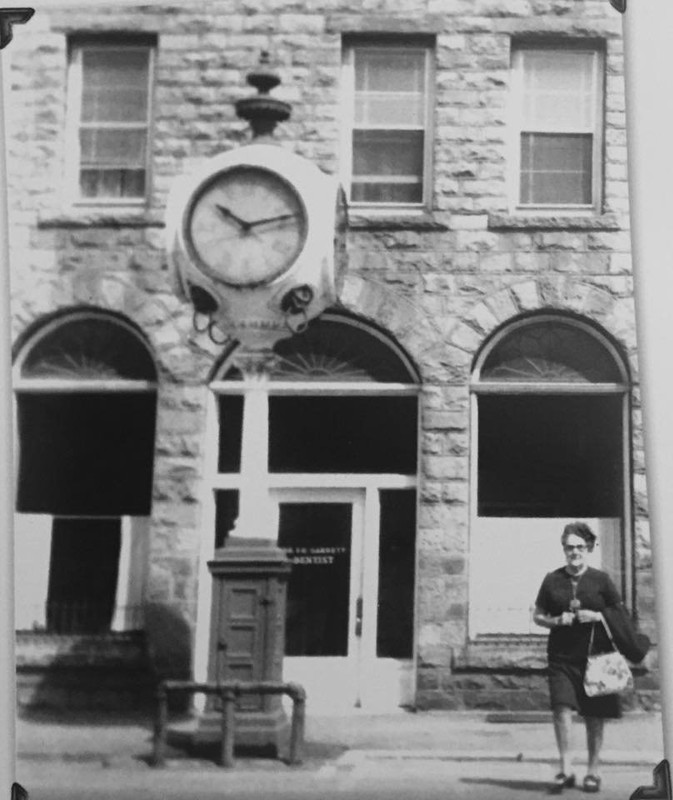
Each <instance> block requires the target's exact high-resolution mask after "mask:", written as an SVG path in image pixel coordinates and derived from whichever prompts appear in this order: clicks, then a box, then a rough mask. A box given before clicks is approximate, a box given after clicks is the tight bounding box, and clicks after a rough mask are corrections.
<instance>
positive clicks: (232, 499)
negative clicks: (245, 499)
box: [215, 489, 238, 549]
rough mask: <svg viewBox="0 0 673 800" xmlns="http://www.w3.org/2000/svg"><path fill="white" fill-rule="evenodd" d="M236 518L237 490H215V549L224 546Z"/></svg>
mask: <svg viewBox="0 0 673 800" xmlns="http://www.w3.org/2000/svg"><path fill="white" fill-rule="evenodd" d="M237 519H238V490H237V489H219V490H218V491H216V492H215V549H217V548H219V547H224V546H225V544H226V542H227V537H228V536H229V534H230V533H231V531H232V530H233V529H234V526H235V525H236V520H237Z"/></svg>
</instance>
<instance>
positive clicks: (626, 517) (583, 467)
mask: <svg viewBox="0 0 673 800" xmlns="http://www.w3.org/2000/svg"><path fill="white" fill-rule="evenodd" d="M628 389H629V382H628V371H627V369H626V365H625V362H624V360H623V359H622V357H621V355H620V353H619V351H618V350H617V348H616V347H615V345H614V344H613V343H612V342H611V341H610V340H609V338H608V337H607V336H605V335H604V334H602V333H601V332H600V331H599V330H598V329H597V328H596V327H594V326H593V325H591V324H589V323H588V322H585V321H582V320H578V319H574V318H572V317H569V316H563V315H560V314H538V315H532V316H530V317H526V318H523V319H519V320H516V321H515V322H513V323H511V324H510V325H508V326H506V327H504V328H503V329H502V330H500V331H499V332H498V333H497V334H496V335H495V336H493V337H492V338H491V340H490V341H489V342H487V343H486V345H485V346H484V348H483V350H482V351H481V353H480V354H479V355H478V357H477V359H476V361H475V368H474V371H473V378H472V384H471V390H472V397H473V401H472V402H473V417H472V419H473V428H472V449H473V454H474V457H473V459H472V461H473V472H472V485H473V489H472V508H473V513H472V528H473V530H472V556H471V558H472V565H473V571H472V576H471V580H473V581H474V587H473V591H474V597H473V614H472V623H473V630H475V631H476V632H482V633H483V632H504V631H509V630H513V631H518V632H531V633H532V632H539V631H536V630H535V628H534V627H532V626H531V622H530V614H529V612H530V604H531V603H532V602H533V601H534V598H535V592H536V589H537V587H536V585H535V584H536V583H538V582H539V581H540V580H541V576H542V575H543V574H544V572H545V571H547V570H549V569H552V568H553V567H554V566H555V565H556V566H558V564H557V563H556V562H557V561H558V560H559V553H560V546H559V537H560V535H561V531H562V528H563V525H564V524H565V523H566V522H569V521H572V520H575V519H581V520H585V521H587V522H588V523H589V524H590V525H591V526H592V527H593V528H594V529H595V530H596V533H597V534H598V535H599V542H600V547H599V548H598V549H597V551H596V553H595V555H594V558H595V559H596V562H597V563H596V565H597V566H600V567H602V568H604V569H606V570H607V571H608V572H610V573H611V575H612V577H613V578H614V579H615V582H616V583H617V585H618V586H620V588H621V590H622V591H623V592H624V593H627V594H628V591H629V568H628V566H629V555H628V548H626V547H623V543H624V541H625V536H626V535H627V532H628V531H629V528H630V503H629V497H630V476H629V469H628V463H629V441H630V440H629V413H628V409H629V404H628ZM522 553H525V558H524V559H522V558H521V554H522ZM623 554H624V555H623ZM496 563H497V564H499V565H500V567H501V568H503V569H504V571H505V572H507V573H511V574H516V575H517V581H516V582H512V581H509V582H508V586H507V587H505V585H504V584H503V586H502V587H501V589H502V591H503V592H505V596H506V597H508V598H509V601H510V602H511V603H512V606H511V608H509V609H508V608H507V607H506V605H504V604H502V603H501V604H500V605H499V607H498V608H495V607H490V606H489V604H488V602H487V601H486V600H485V599H484V597H483V596H481V597H480V596H479V592H478V590H477V584H479V585H482V586H483V585H484V582H488V581H489V580H490V581H494V582H495V583H493V587H494V588H495V587H496V586H497V585H498V582H500V583H502V582H503V580H504V578H502V577H500V578H499V577H497V576H496V575H491V571H492V565H493V564H496ZM489 565H491V566H489ZM512 571H513V572H512ZM512 583H515V584H516V585H514V586H512V585H511V584H512ZM491 596H492V597H496V596H498V592H497V591H495V592H493V594H492V595H491ZM519 604H521V605H519ZM487 606H488V607H487ZM517 609H518V610H517Z"/></svg>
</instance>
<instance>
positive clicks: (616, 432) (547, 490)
mask: <svg viewBox="0 0 673 800" xmlns="http://www.w3.org/2000/svg"><path fill="white" fill-rule="evenodd" d="M622 402H623V400H622V397H621V395H610V396H600V397H597V396H559V395H552V396H541V395H537V396H530V395H514V396H512V395H510V396H481V397H480V398H479V491H478V506H479V515H480V516H486V517H619V516H621V514H622V505H623V477H622V469H623V453H622Z"/></svg>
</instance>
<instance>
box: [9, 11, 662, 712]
mask: <svg viewBox="0 0 673 800" xmlns="http://www.w3.org/2000/svg"><path fill="white" fill-rule="evenodd" d="M107 31H114V32H119V31H122V32H123V31H129V32H135V33H146V34H153V35H156V36H157V42H158V46H157V56H156V69H155V75H154V96H153V108H154V119H153V127H152V165H151V187H152V191H151V196H150V199H149V202H148V204H147V206H146V207H143V208H138V209H125V210H119V209H117V210H115V209H114V208H109V207H108V208H105V209H102V210H101V209H94V208H78V207H71V206H69V205H68V203H67V198H65V197H64V194H63V184H64V180H63V176H64V164H65V156H66V144H65V140H64V135H63V134H64V129H65V124H66V101H67V42H68V36H69V35H71V34H75V33H80V32H86V33H105V32H107ZM357 32H371V33H373V34H376V33H396V34H400V35H403V34H405V33H430V34H433V35H435V36H436V51H435V57H436V65H435V69H436V75H435V85H434V103H435V109H434V144H433V156H432V157H433V176H432V204H431V209H429V211H428V213H427V214H426V215H425V216H423V217H422V218H418V219H416V220H410V219H406V220H401V219H399V218H398V219H386V218H381V217H377V218H373V217H367V215H364V214H352V215H351V226H350V232H349V242H348V250H349V259H350V260H349V270H348V274H347V276H346V280H345V284H344V288H343V292H342V296H341V303H342V305H343V307H345V308H347V309H349V310H351V311H354V312H356V313H357V314H359V315H361V316H362V317H364V318H366V319H370V320H372V321H374V322H376V323H377V324H378V325H381V326H383V327H385V328H387V329H388V330H389V331H390V332H391V333H392V334H393V335H394V336H395V337H397V339H398V341H399V342H400V343H401V344H402V345H403V346H404V347H405V348H406V349H407V351H408V352H409V354H410V355H411V356H412V358H413V359H414V360H415V361H416V363H417V364H418V366H419V368H420V371H421V373H422V377H423V391H422V403H421V405H422V437H421V452H422V459H421V475H420V478H421V486H420V498H421V505H420V511H419V519H418V539H419V541H418V559H419V586H418V605H419V615H418V619H419V626H418V654H419V674H418V700H419V703H420V705H421V706H435V707H436V706H442V707H461V708H463V707H489V708H490V707H493V708H499V707H507V706H512V707H518V708H523V707H527V706H530V707H532V706H535V707H539V704H540V703H542V700H541V697H542V694H544V689H543V687H542V683H541V681H542V678H541V675H540V673H539V668H540V665H539V664H538V663H537V662H535V663H534V664H533V665H531V663H530V659H529V660H528V661H525V659H524V662H523V665H521V664H519V663H518V662H516V659H515V658H514V657H512V659H511V660H510V663H509V665H507V664H500V665H497V666H494V667H492V666H489V665H488V664H487V665H484V664H481V665H480V666H478V667H476V668H472V667H470V664H469V658H468V662H466V664H465V670H468V671H467V672H466V671H463V672H461V671H460V669H459V668H458V669H457V668H456V660H458V661H460V660H461V659H465V658H467V657H468V656H467V655H466V654H467V651H468V648H467V647H466V645H467V633H468V631H467V615H468V580H469V571H468V559H469V513H470V512H469V503H470V488H469V476H470V424H469V422H470V418H469V380H470V372H471V369H472V364H473V362H474V358H475V356H476V354H477V352H478V351H479V349H480V347H481V346H482V345H483V343H484V341H485V339H486V337H487V336H488V335H489V334H491V333H492V332H493V331H494V330H495V329H496V328H498V327H499V326H500V325H502V324H504V323H505V322H507V321H508V320H510V319H512V318H514V317H516V316H518V315H521V314H524V313H526V312H530V311H536V310H540V309H555V310H559V311H566V312H571V313H573V314H577V315H584V316H586V317H588V318H590V319H592V320H594V321H596V322H597V323H598V324H599V325H601V326H603V327H604V329H605V331H606V332H607V333H608V334H609V335H610V336H612V337H613V338H614V340H615V342H617V343H618V345H619V346H620V347H621V348H622V349H623V351H624V353H625V354H626V356H627V359H628V364H629V368H630V370H631V374H632V381H633V391H632V412H631V413H632V428H633V436H632V440H633V443H632V450H633V452H632V461H633V491H634V527H635V532H634V537H635V572H636V575H635V578H636V579H635V583H636V597H637V603H638V610H639V613H640V617H641V622H642V625H643V628H644V629H645V630H646V631H647V632H648V633H650V635H653V636H654V616H653V590H652V578H651V553H650V545H649V532H648V526H647V492H646V482H645V473H644V463H643V443H642V415H641V409H640V395H639V388H638V364H637V351H636V341H635V327H634V307H633V295H632V291H633V287H632V278H631V262H630V242H629V232H628V193H627V180H626V134H625V120H624V87H623V71H622V69H623V49H622V41H621V19H620V17H619V15H618V14H617V13H616V12H614V10H613V9H611V8H610V6H609V3H608V2H607V0H376V1H375V2H368V3H365V4H364V5H363V6H362V8H358V9H354V8H353V4H352V3H345V2H340V0H323V2H320V3H317V2H314V3H311V4H309V5H308V7H307V4H304V3H296V2H294V1H293V0H217V2H203V3H198V4H194V5H188V4H183V5H182V6H180V5H176V4H174V3H169V2H165V3H154V4H151V5H149V4H145V5H143V4H140V3H139V4H138V5H137V6H133V5H129V4H128V3H123V4H122V3H120V4H119V5H115V3H114V2H111V3H108V4H105V5H97V4H96V5H95V7H94V6H92V7H91V8H88V7H85V6H82V5H77V8H76V13H75V12H74V11H73V7H72V6H70V5H68V4H67V3H63V5H62V6H57V5H54V7H53V9H52V8H50V9H49V10H48V11H47V10H43V11H41V13H40V14H37V15H36V16H35V18H34V20H33V21H31V23H30V25H29V26H26V28H25V30H21V31H20V34H17V36H16V37H15V41H14V42H13V44H12V47H11V48H9V49H8V50H7V51H6V52H7V53H8V56H9V62H10V63H9V65H8V67H9V71H10V74H11V86H12V92H11V96H10V101H9V102H10V103H11V105H12V114H11V119H10V122H9V131H10V151H9V152H10V190H11V221H12V240H11V247H12V259H13V260H12V292H13V303H14V309H13V325H14V331H15V335H16V337H17V339H18V341H21V340H22V338H23V337H25V335H26V332H27V331H28V330H30V326H31V325H34V324H37V323H38V322H39V320H40V319H43V318H44V316H45V315H49V314H51V313H53V312H54V311H57V310H62V309H67V308H72V307H81V306H83V305H84V306H85V305H93V306H96V307H103V308H107V309H110V310H113V311H115V312H118V313H121V314H124V315H125V316H126V317H128V318H129V319H130V320H132V321H133V322H135V323H136V324H137V325H138V326H139V328H140V329H142V330H143V331H144V333H145V334H146V336H147V337H148V339H149V342H150V344H151V346H152V348H153V350H154V354H155V357H156V359H157V364H158V368H159V373H160V386H159V412H158V421H157V445H156V462H155V476H156V479H155V489H154V500H153V509H154V510H153V518H152V532H151V535H152V541H151V566H150V576H149V589H148V598H147V599H148V603H149V610H148V613H149V615H150V617H151V620H152V624H151V625H150V626H148V627H149V628H150V629H152V630H154V631H155V632H157V633H156V634H155V639H156V642H155V644H156V648H155V654H156V658H157V661H158V665H159V668H160V670H161V671H162V672H163V673H164V674H174V675H183V674H185V673H186V672H188V670H189V663H190V648H191V637H192V634H193V624H194V609H195V603H196V591H197V585H196V578H197V565H198V555H199V546H200V545H199V543H200V537H201V531H200V527H199V526H200V514H201V495H200V491H201V490H200V478H201V475H202V470H203V436H202V432H203V421H204V418H205V405H206V399H207V389H206V384H207V381H208V376H209V375H210V374H211V372H212V370H213V368H214V365H215V364H216V362H217V359H218V358H219V357H220V356H221V348H218V347H217V346H215V345H213V344H212V343H211V342H210V341H209V340H208V339H207V337H206V336H205V335H201V334H197V333H196V332H194V330H193V329H192V326H191V309H190V308H188V307H187V306H186V305H185V304H184V303H181V302H180V301H179V300H178V299H177V298H176V297H175V295H174V291H173V284H172V279H171V276H170V274H169V272H168V267H167V262H166V257H165V251H164V243H163V230H162V226H163V212H164V204H165V199H166V196H167V193H168V191H169V188H170V186H171V183H172V181H173V179H174V178H175V177H176V176H177V175H179V174H181V173H182V172H183V171H186V170H189V169H191V168H192V167H194V166H196V165H197V164H198V163H199V162H200V161H201V160H202V159H204V158H206V157H209V156H212V155H215V154H217V153H220V152H222V151H223V150H227V149H230V148H233V147H237V146H239V145H241V144H244V143H246V142H247V141H248V137H249V134H248V131H247V126H246V124H245V123H243V122H242V121H241V120H239V119H237V117H236V115H235V112H234V105H233V104H234V102H235V101H236V100H237V99H239V98H241V97H245V96H249V95H250V93H251V89H250V87H249V86H248V85H247V84H246V81H245V76H246V74H247V73H248V72H249V70H250V69H251V68H252V67H253V66H255V65H256V63H257V60H258V57H259V54H260V51H261V50H268V51H269V52H270V53H271V57H272V61H273V65H274V67H275V68H276V69H277V71H278V72H279V74H280V76H281V78H282V81H283V82H282V85H281V86H280V87H279V89H278V90H276V91H275V95H276V96H277V97H279V98H280V99H283V100H286V101H289V102H291V103H292V104H293V114H292V117H291V119H290V120H289V121H288V122H287V123H285V124H283V125H281V126H280V128H279V130H278V134H277V139H278V142H279V144H280V145H281V146H283V147H288V148H290V149H293V150H295V151H296V152H297V153H299V154H300V155H303V156H305V157H308V158H311V159H313V160H314V161H316V162H317V163H318V164H319V165H320V166H321V167H322V168H323V169H325V170H327V171H328V172H338V169H339V165H340V163H341V158H342V153H341V146H342V145H341V129H340V124H341V109H340V102H341V85H342V81H341V47H342V37H343V36H346V35H349V34H353V33H357ZM540 37H545V41H549V40H552V39H553V40H558V41H563V40H567V39H570V38H590V39H592V40H596V39H599V40H602V41H603V42H604V43H605V53H606V60H605V72H606V79H605V148H604V159H605V160H604V180H603V187H602V192H603V209H602V212H603V213H601V214H600V215H597V216H595V217H582V218H571V217H563V216H559V217H545V218H539V217H523V218H521V217H513V216H511V214H510V213H509V200H508V195H507V170H508V127H507V104H508V100H509V94H510V73H509V67H510V57H511V48H512V42H513V41H514V40H519V39H520V40H524V41H525V40H540ZM469 669H473V672H472V673H470V672H469ZM508 670H509V672H508ZM646 688H648V687H646ZM651 688H652V687H649V689H651ZM643 696H645V695H643ZM643 702H645V701H643Z"/></svg>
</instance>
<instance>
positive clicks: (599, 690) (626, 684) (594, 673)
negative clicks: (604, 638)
mask: <svg viewBox="0 0 673 800" xmlns="http://www.w3.org/2000/svg"><path fill="white" fill-rule="evenodd" d="M601 622H602V623H603V627H604V628H605V630H606V632H607V634H608V637H609V639H610V643H611V644H612V651H611V652H609V653H600V654H599V655H595V656H592V655H591V648H592V646H593V643H594V630H595V627H594V625H592V626H591V637H590V639H589V650H588V655H587V666H586V669H585V671H584V691H585V692H586V693H587V696H588V697H601V696H602V695H605V694H618V693H619V692H625V691H627V690H628V689H631V688H632V687H633V675H632V674H631V670H630V669H629V665H628V663H627V661H626V659H625V658H624V656H623V655H622V654H621V653H620V652H619V651H618V650H617V648H616V646H615V640H614V639H613V638H612V633H611V632H610V628H608V626H607V625H606V624H605V620H604V619H601Z"/></svg>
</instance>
